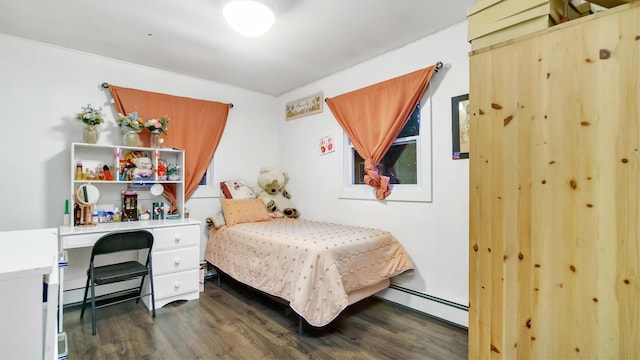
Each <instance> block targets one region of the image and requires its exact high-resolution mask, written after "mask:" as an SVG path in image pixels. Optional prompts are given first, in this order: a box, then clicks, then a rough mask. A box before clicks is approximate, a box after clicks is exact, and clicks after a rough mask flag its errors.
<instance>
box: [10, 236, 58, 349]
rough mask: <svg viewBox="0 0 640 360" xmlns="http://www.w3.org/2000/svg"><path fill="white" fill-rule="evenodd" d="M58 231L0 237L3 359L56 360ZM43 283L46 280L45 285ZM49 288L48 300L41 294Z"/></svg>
mask: <svg viewBox="0 0 640 360" xmlns="http://www.w3.org/2000/svg"><path fill="white" fill-rule="evenodd" d="M57 237H58V236H57V231H56V229H37V230H22V231H6V232H0V288H1V289H2V296H0V319H2V327H0V358H2V359H43V358H44V359H56V358H57V357H58V351H57V338H56V310H57V308H58V297H57V293H58V272H57V269H58V241H57ZM44 278H48V281H47V283H45V282H44ZM45 287H48V289H47V301H46V302H44V301H43V290H44V288H45Z"/></svg>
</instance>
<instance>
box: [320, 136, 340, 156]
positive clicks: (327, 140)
mask: <svg viewBox="0 0 640 360" xmlns="http://www.w3.org/2000/svg"><path fill="white" fill-rule="evenodd" d="M318 150H320V155H326V154H328V153H332V152H334V151H336V147H335V145H334V142H333V136H331V135H328V136H325V137H323V138H322V139H320V144H319V148H318Z"/></svg>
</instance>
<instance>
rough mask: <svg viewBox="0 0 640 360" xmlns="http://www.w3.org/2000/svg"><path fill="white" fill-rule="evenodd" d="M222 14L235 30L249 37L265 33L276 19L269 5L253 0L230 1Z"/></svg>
mask: <svg viewBox="0 0 640 360" xmlns="http://www.w3.org/2000/svg"><path fill="white" fill-rule="evenodd" d="M222 14H223V15H224V18H225V19H226V20H227V22H228V23H229V25H230V26H231V27H232V28H233V29H234V30H235V31H237V32H239V33H240V34H242V35H244V36H249V37H255V36H260V35H262V34H264V33H266V32H267V31H268V30H269V29H270V28H271V26H272V25H273V23H274V22H275V20H276V17H275V15H274V14H273V11H271V9H269V7H267V6H266V5H264V4H262V3H260V2H258V1H253V0H234V1H230V2H228V3H227V4H226V5H225V6H224V8H223V9H222Z"/></svg>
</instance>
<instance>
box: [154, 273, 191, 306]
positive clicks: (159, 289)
mask: <svg viewBox="0 0 640 360" xmlns="http://www.w3.org/2000/svg"><path fill="white" fill-rule="evenodd" d="M198 272H199V270H197V269H196V270H189V271H181V272H178V273H174V274H166V275H161V276H154V277H153V287H154V290H155V294H154V295H155V298H156V299H162V298H165V297H169V296H174V295H180V294H185V293H189V292H192V291H198V287H199V285H200V284H199V281H198Z"/></svg>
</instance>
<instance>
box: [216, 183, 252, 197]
mask: <svg viewBox="0 0 640 360" xmlns="http://www.w3.org/2000/svg"><path fill="white" fill-rule="evenodd" d="M220 191H222V193H223V194H224V197H225V198H227V199H255V198H257V197H258V195H257V194H256V193H255V191H253V189H252V188H251V187H250V186H248V185H247V184H245V182H244V180H229V181H221V182H220Z"/></svg>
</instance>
